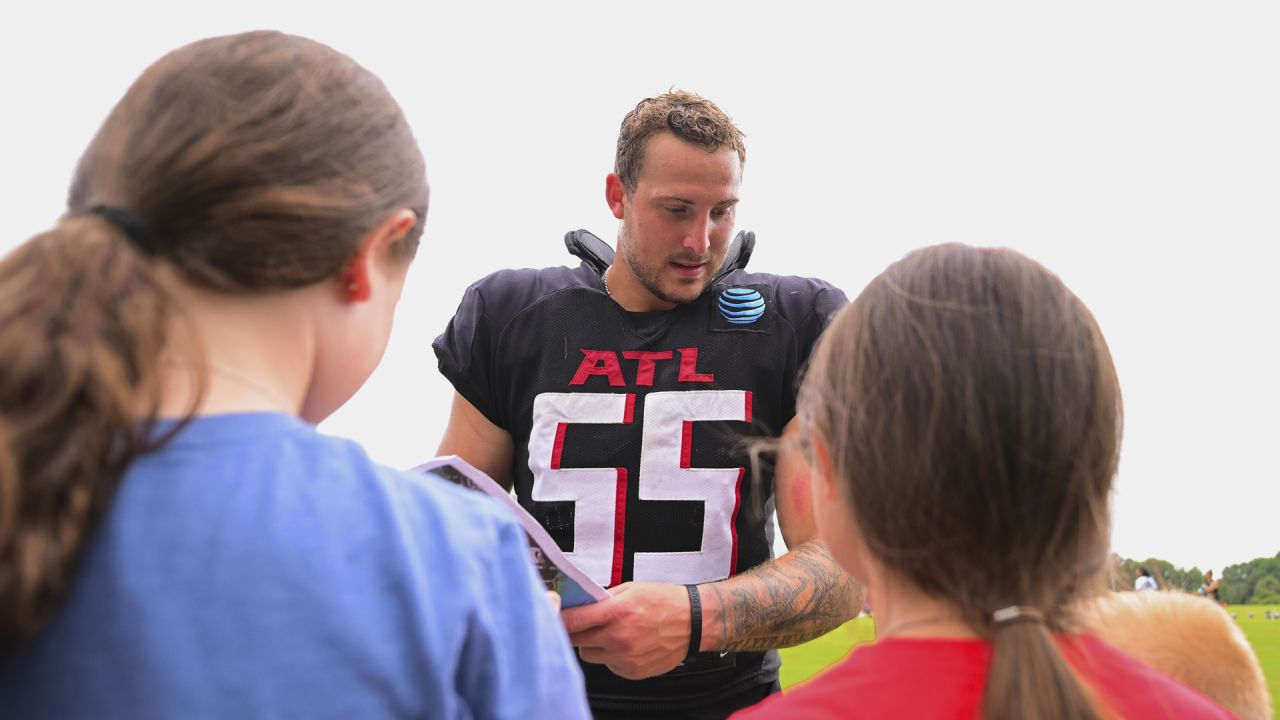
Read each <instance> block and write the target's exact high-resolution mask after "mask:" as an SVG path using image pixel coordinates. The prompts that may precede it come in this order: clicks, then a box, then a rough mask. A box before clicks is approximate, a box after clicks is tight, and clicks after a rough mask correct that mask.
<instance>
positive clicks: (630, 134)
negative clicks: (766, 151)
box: [613, 91, 747, 192]
mask: <svg viewBox="0 0 1280 720" xmlns="http://www.w3.org/2000/svg"><path fill="white" fill-rule="evenodd" d="M660 132H671V133H674V134H675V135H676V137H678V138H680V139H681V140H684V141H685V142H688V143H692V144H694V145H699V146H701V147H703V148H705V149H706V151H707V152H716V151H717V150H719V149H720V148H722V147H728V148H731V149H733V150H736V151H737V153H738V162H739V163H740V164H742V163H746V161H747V146H746V144H745V143H744V142H743V139H742V138H743V135H742V131H741V130H739V129H738V128H737V126H736V125H734V124H733V121H732V120H730V119H729V116H728V115H726V114H724V112H723V111H721V110H720V108H718V107H716V106H715V104H714V103H712V102H711V101H710V100H707V99H706V98H704V97H701V96H699V95H695V94H694V93H691V92H683V91H675V92H669V93H666V94H663V95H659V96H658V97H653V98H645V99H644V100H641V101H640V102H639V104H637V105H636V107H635V109H634V110H632V111H631V112H629V113H627V116H626V117H625V118H623V119H622V129H621V130H620V131H619V132H618V153H617V156H616V157H615V158H614V163H613V171H614V172H615V173H617V174H618V179H620V180H621V181H622V186H623V187H624V188H626V189H627V192H635V189H636V181H638V180H639V179H640V172H641V165H642V164H643V162H644V150H645V147H646V146H647V145H648V144H649V138H650V137H652V136H653V135H655V134H657V133H660Z"/></svg>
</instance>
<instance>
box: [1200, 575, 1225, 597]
mask: <svg viewBox="0 0 1280 720" xmlns="http://www.w3.org/2000/svg"><path fill="white" fill-rule="evenodd" d="M1219 589H1220V584H1219V583H1218V580H1217V578H1215V577H1214V576H1213V571H1212V570H1205V571H1204V584H1203V585H1201V586H1200V594H1201V595H1204V596H1205V597H1207V598H1209V599H1210V600H1213V601H1214V602H1216V603H1218V604H1222V598H1220V597H1219V596H1218V591H1219Z"/></svg>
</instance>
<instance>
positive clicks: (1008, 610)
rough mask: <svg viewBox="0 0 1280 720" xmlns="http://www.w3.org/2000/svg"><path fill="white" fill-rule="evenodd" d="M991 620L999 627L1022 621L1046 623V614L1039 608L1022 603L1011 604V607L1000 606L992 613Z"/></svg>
mask: <svg viewBox="0 0 1280 720" xmlns="http://www.w3.org/2000/svg"><path fill="white" fill-rule="evenodd" d="M991 620H992V621H993V622H994V623H995V625H996V627H997V628H1000V627H1004V626H1006V625H1014V624H1016V623H1020V622H1029V623H1041V624H1044V615H1043V614H1042V613H1041V612H1040V611H1039V610H1037V609H1035V608H1032V607H1023V606H1022V605H1010V606H1009V607H1004V608H1000V609H999V610H997V611H995V612H993V613H991Z"/></svg>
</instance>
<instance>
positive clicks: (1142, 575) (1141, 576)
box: [1133, 567, 1157, 590]
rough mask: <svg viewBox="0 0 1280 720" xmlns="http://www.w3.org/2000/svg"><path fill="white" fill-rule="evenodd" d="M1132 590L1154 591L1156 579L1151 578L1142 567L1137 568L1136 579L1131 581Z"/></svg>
mask: <svg viewBox="0 0 1280 720" xmlns="http://www.w3.org/2000/svg"><path fill="white" fill-rule="evenodd" d="M1133 589H1134V590H1156V589H1157V588H1156V579H1155V578H1153V577H1151V573H1149V572H1147V569H1146V568H1144V567H1140V568H1138V577H1137V578H1136V579H1135V580H1134V581H1133Z"/></svg>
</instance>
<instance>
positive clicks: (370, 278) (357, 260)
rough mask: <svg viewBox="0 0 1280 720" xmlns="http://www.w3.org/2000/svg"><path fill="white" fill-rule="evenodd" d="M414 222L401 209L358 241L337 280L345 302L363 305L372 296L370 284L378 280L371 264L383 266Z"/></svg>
mask: <svg viewBox="0 0 1280 720" xmlns="http://www.w3.org/2000/svg"><path fill="white" fill-rule="evenodd" d="M417 221H418V216H417V215H415V214H414V212H413V211H412V210H409V209H408V208H401V209H399V210H397V211H395V212H393V213H391V215H389V216H388V217H387V219H386V220H383V221H382V222H381V223H379V224H378V226H377V227H375V228H374V229H373V230H370V231H369V232H368V234H366V235H365V236H364V238H362V239H361V240H360V245H359V247H358V248H357V250H356V254H355V255H354V256H353V257H352V258H351V260H350V261H349V262H348V263H347V265H346V267H344V268H343V271H342V274H341V275H340V276H339V277H338V280H339V282H341V283H342V295H343V298H344V299H346V300H347V302H364V301H365V300H368V299H369V298H370V297H372V296H373V282H374V278H375V277H377V276H378V273H377V270H378V268H377V267H376V266H375V264H376V263H379V262H387V260H388V258H387V256H388V255H389V254H390V253H391V248H392V246H393V245H395V244H396V243H397V242H399V241H400V240H402V239H403V238H404V236H405V235H407V234H408V232H409V230H410V229H412V228H413V224H414V223H415V222H417Z"/></svg>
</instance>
